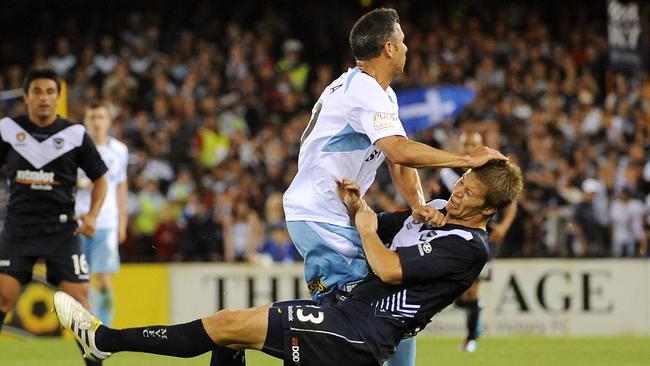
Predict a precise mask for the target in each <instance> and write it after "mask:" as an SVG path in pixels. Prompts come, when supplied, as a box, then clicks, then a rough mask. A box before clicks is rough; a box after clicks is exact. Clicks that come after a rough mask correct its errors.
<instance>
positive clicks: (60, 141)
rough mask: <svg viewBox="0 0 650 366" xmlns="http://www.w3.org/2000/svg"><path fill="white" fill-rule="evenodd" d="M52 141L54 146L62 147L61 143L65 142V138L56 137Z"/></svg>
mask: <svg viewBox="0 0 650 366" xmlns="http://www.w3.org/2000/svg"><path fill="white" fill-rule="evenodd" d="M52 141H53V142H54V147H56V148H57V149H60V148H62V147H63V144H64V143H65V140H64V139H62V138H61V137H57V138H55V139H54V140H52Z"/></svg>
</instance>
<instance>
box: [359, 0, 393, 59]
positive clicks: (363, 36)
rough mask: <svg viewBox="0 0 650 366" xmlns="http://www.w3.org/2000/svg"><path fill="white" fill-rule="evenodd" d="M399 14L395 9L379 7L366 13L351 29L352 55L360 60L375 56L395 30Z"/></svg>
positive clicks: (379, 52)
mask: <svg viewBox="0 0 650 366" xmlns="http://www.w3.org/2000/svg"><path fill="white" fill-rule="evenodd" d="M395 23H399V16H398V15H397V11H395V9H390V8H379V9H375V10H373V11H370V12H368V13H366V14H364V15H363V16H362V17H361V18H359V20H357V22H356V23H354V26H353V27H352V30H351V31H350V48H351V49H352V56H354V58H355V59H356V60H358V61H365V60H369V59H371V58H375V57H377V56H379V55H380V54H381V49H382V48H383V47H384V44H385V43H386V41H388V40H389V39H390V38H391V37H392V36H393V33H394V32H395Z"/></svg>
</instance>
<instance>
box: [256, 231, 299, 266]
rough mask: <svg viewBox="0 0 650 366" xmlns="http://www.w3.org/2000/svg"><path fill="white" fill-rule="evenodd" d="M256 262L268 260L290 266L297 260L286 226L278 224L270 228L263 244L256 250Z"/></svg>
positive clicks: (296, 253) (297, 256)
mask: <svg viewBox="0 0 650 366" xmlns="http://www.w3.org/2000/svg"><path fill="white" fill-rule="evenodd" d="M257 253H258V258H257V260H262V261H264V260H268V259H270V260H271V261H273V262H276V263H282V264H291V263H295V262H297V261H298V259H299V255H298V252H296V248H295V247H294V246H293V243H292V242H291V237H289V232H288V231H287V226H286V225H285V223H284V222H280V223H278V224H275V225H274V226H271V228H270V230H269V233H268V234H267V235H266V238H265V240H264V243H263V244H262V246H261V247H260V248H259V249H258V251H257Z"/></svg>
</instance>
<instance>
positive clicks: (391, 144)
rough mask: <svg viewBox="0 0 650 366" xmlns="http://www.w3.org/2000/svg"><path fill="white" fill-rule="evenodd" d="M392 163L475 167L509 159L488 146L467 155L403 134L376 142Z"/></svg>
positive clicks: (418, 165) (411, 165)
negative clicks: (409, 137)
mask: <svg viewBox="0 0 650 366" xmlns="http://www.w3.org/2000/svg"><path fill="white" fill-rule="evenodd" d="M375 144H376V145H377V146H378V147H379V148H380V149H381V150H382V151H383V152H384V154H385V155H386V157H387V158H388V160H389V161H390V162H391V163H394V164H400V165H406V166H409V167H412V168H431V167H437V168H475V167H479V166H482V165H484V164H485V163H487V162H488V161H490V160H493V159H496V160H508V158H507V157H505V156H503V155H502V154H501V153H500V152H498V151H496V150H494V149H491V148H489V147H486V146H482V147H479V148H478V149H476V150H474V151H472V152H471V153H469V154H467V155H461V154H454V153H450V152H446V151H444V150H439V149H436V148H433V147H431V146H429V145H425V144H422V143H419V142H416V141H413V140H409V139H407V138H405V137H403V136H387V137H384V138H381V139H379V140H377V141H376V142H375Z"/></svg>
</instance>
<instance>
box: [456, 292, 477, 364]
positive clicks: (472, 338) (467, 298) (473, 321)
mask: <svg viewBox="0 0 650 366" xmlns="http://www.w3.org/2000/svg"><path fill="white" fill-rule="evenodd" d="M479 287H480V282H479V281H475V282H474V283H473V284H472V286H471V287H470V288H469V289H467V291H465V293H463V294H462V295H461V296H460V297H459V299H458V300H457V301H456V305H458V306H459V307H461V308H463V309H465V310H466V311H467V337H466V338H465V341H464V342H463V345H462V347H461V349H462V350H463V351H467V352H474V351H476V339H477V338H478V335H477V329H478V322H479V314H480V312H481V308H480V305H479V300H478V294H479Z"/></svg>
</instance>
